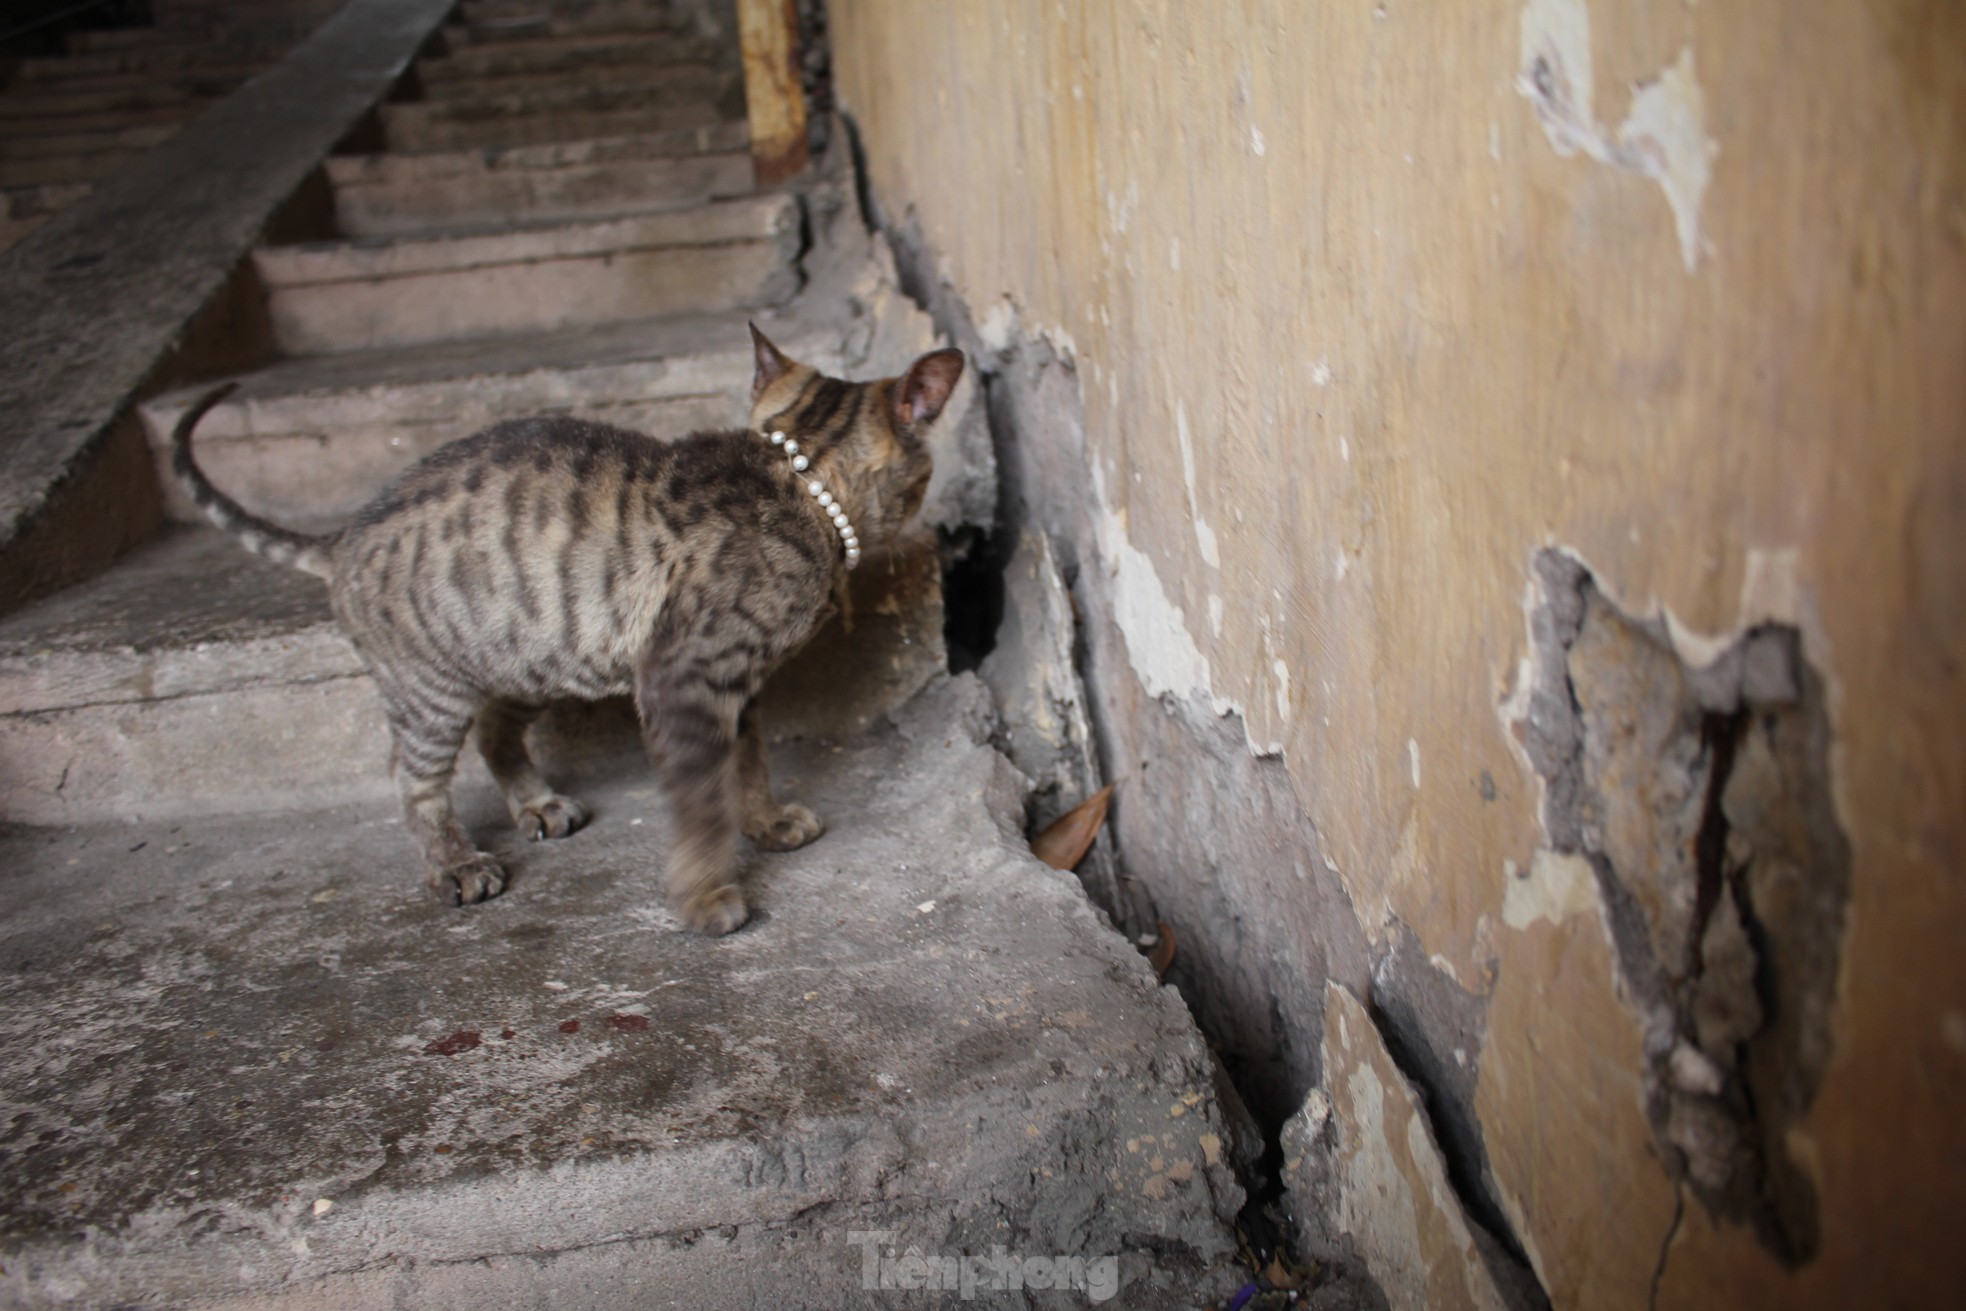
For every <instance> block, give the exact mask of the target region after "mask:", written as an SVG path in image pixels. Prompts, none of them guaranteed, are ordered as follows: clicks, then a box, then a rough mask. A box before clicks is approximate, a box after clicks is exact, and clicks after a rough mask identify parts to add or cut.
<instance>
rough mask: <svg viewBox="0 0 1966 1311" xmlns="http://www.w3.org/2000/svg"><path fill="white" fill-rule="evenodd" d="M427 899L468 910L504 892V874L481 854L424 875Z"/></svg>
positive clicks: (495, 864)
mask: <svg viewBox="0 0 1966 1311" xmlns="http://www.w3.org/2000/svg"><path fill="white" fill-rule="evenodd" d="M423 879H424V882H425V883H426V884H427V885H428V886H429V888H430V895H432V896H433V897H435V898H436V899H437V900H438V901H441V902H443V903H444V904H445V905H446V906H469V905H471V904H472V903H474V902H479V901H484V900H485V899H486V898H488V897H496V896H497V895H498V894H499V893H501V892H503V891H505V870H504V868H503V867H502V866H501V865H500V864H499V863H498V862H497V861H495V860H493V859H492V858H491V857H490V856H487V855H486V854H485V853H484V852H482V851H474V852H471V853H470V854H469V855H467V856H464V857H462V858H460V859H458V860H454V861H452V862H450V863H449V864H447V865H442V866H432V867H430V868H428V869H426V870H425V871H424V876H423Z"/></svg>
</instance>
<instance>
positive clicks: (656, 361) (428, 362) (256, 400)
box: [138, 256, 995, 528]
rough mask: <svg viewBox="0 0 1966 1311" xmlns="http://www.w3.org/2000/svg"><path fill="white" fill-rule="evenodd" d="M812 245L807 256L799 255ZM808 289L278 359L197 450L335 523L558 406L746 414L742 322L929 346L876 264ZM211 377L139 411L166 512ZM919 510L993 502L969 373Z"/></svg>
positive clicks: (656, 415)
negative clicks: (758, 304) (184, 427)
mask: <svg viewBox="0 0 1966 1311" xmlns="http://www.w3.org/2000/svg"><path fill="white" fill-rule="evenodd" d="M811 258H812V257H810V256H809V257H808V259H809V260H810V259H811ZM814 276H815V281H814V282H813V284H812V286H811V288H810V289H809V291H808V292H807V293H806V294H805V295H802V296H801V297H800V298H799V299H798V300H797V301H795V302H794V303H793V304H791V305H790V306H787V307H785V308H783V309H778V310H767V311H762V312H758V313H756V314H753V313H751V312H749V311H737V312H733V313H727V314H687V315H678V316H672V317H666V318H660V319H645V320H630V321H624V322H619V323H609V324H597V325H593V326H590V327H586V328H579V329H572V330H567V331H560V332H553V333H548V334H546V335H543V336H516V337H508V338H502V339H491V340H484V341H466V342H439V343H433V344H429V345H423V346H414V347H405V348H399V349H395V350H389V351H364V352H355V353H348V354H341V355H317V356H309V357H302V358H296V359H289V360H284V361H281V362H279V363H276V364H274V365H272V366H270V367H267V368H264V369H260V370H258V371H256V372H254V373H251V374H247V375H245V376H243V377H241V378H239V379H237V380H236V381H237V382H238V384H239V389H238V390H237V391H236V392H235V393H234V394H233V395H231V396H229V397H227V398H226V399H224V400H222V401H220V402H219V404H218V405H217V406H216V407H214V408H213V409H212V410H211V411H210V412H209V413H207V414H206V415H205V417H204V419H203V420H202V421H201V422H200V423H199V425H198V435H197V441H198V459H199V463H200V464H201V466H202V467H204V469H205V470H206V471H207V473H209V474H210V476H211V477H212V479H213V480H214V481H215V482H216V483H217V484H218V485H219V486H221V487H223V488H225V489H226V490H227V491H228V492H230V493H231V494H232V495H233V496H235V497H236V498H237V499H238V500H239V501H240V502H242V503H243V504H244V505H245V506H246V507H247V508H248V509H250V510H252V511H254V512H255V513H259V514H263V515H267V516H269V517H271V518H273V519H275V520H277V521H278V522H281V523H286V524H290V525H294V526H299V527H306V528H320V527H327V526H331V525H333V524H334V523H337V522H339V521H340V520H341V519H342V518H344V517H346V516H347V515H348V514H350V513H352V512H353V511H354V510H355V509H356V508H358V507H359V506H361V505H362V504H364V503H365V502H366V501H368V500H369V498H370V497H372V496H373V495H374V494H375V493H376V492H377V491H378V490H379V489H380V488H381V487H382V485H383V484H384V483H385V482H386V481H387V480H388V479H389V478H391V477H393V476H394V475H395V474H396V472H397V471H398V470H399V469H401V468H402V467H403V466H404V465H406V464H408V463H410V462H411V461H413V460H415V459H418V458H420V457H421V456H423V455H425V454H428V453H429V452H430V451H433V450H435V449H436V448H437V447H439V446H441V445H443V444H444V443H445V442H448V441H452V440H454V439H456V438H458V437H463V436H466V435H468V434H470V433H473V432H476V431H477V430H479V429H480V428H483V427H485V426H486V425H488V424H491V423H494V422H496V421H498V420H500V419H509V418H520V417H524V416H526V415H532V414H571V415H574V416H576V417H579V418H587V419H594V420H598V421H600V422H604V423H613V424H617V425H619V426H621V427H626V428H632V429H635V430H637V431H641V432H648V433H652V434H654V435H656V436H658V437H670V436H675V435H679V434H681V433H685V432H690V431H693V430H696V429H698V428H705V427H723V426H728V425H733V424H738V423H742V422H743V419H744V414H745V409H746V406H747V405H748V400H749V395H748V388H749V386H750V379H751V371H752V363H751V361H752V348H751V343H750V334H749V332H748V331H747V329H746V327H745V324H746V321H747V320H748V319H752V318H755V319H756V320H757V321H758V322H759V323H760V325H761V326H763V327H764V329H765V330H766V331H767V332H768V333H770V334H771V337H772V339H773V340H774V341H776V342H777V343H778V344H779V345H780V346H781V347H783V348H784V349H785V350H786V351H787V352H789V353H790V354H792V355H793V356H794V357H795V358H798V359H802V360H805V361H807V362H809V363H811V364H813V365H814V366H815V367H817V368H820V369H822V370H825V371H827V372H830V373H833V374H835V375H836V376H842V377H854V378H866V377H878V376H881V375H882V374H885V373H894V372H899V371H900V370H901V369H903V368H905V367H906V366H907V364H908V363H909V362H910V361H911V360H913V359H914V358H915V357H916V356H917V355H919V354H920V353H921V352H923V351H925V350H929V349H931V348H932V347H933V346H934V345H936V343H937V339H936V337H935V334H934V331H933V328H932V326H931V325H930V323H929V322H928V320H927V317H926V316H925V315H923V314H922V313H921V312H920V310H919V309H917V308H916V307H915V306H914V304H913V303H912V302H911V301H909V300H908V298H907V297H906V296H904V295H902V294H901V292H900V291H899V289H898V287H897V286H896V280H895V278H894V276H893V274H892V272H891V270H890V269H888V267H887V265H886V264H885V262H884V261H882V262H864V263H863V262H861V261H859V260H857V259H854V258H847V259H844V260H840V261H837V262H829V261H826V260H819V261H818V267H817V271H816V273H815V275H814ZM209 388H210V384H209V383H200V384H198V385H195V386H189V387H184V388H181V389H179V390H177V391H174V392H170V393H167V394H165V395H162V396H158V397H155V398H153V399H151V400H149V401H147V402H145V403H144V404H143V405H142V406H140V407H139V410H138V413H139V415H140V416H141V419H142V422H143V425H144V428H145V430H146V432H147V433H148V436H149V439H150V441H151V444H152V448H153V451H154V453H155V457H156V460H157V468H158V475H159V482H160V484H161V485H162V486H163V487H164V489H165V494H166V502H167V506H168V507H169V509H170V512H171V514H172V515H173V517H175V518H177V519H180V520H183V521H187V522H194V523H199V522H203V516H202V515H200V514H199V513H198V512H197V511H196V510H195V509H194V508H192V507H191V505H190V504H189V503H188V502H187V501H186V500H184V499H183V497H182V495H181V493H180V492H179V491H178V489H177V486H176V481H175V479H174V478H173V477H172V475H171V473H170V445H169V437H170V432H171V429H172V428H173V427H175V426H176V423H177V420H178V416H179V415H180V414H182V413H183V411H184V410H185V409H186V408H187V407H188V406H189V405H190V404H191V403H192V402H193V401H194V400H196V399H197V398H198V397H199V396H201V395H203V394H204V393H205V392H206V391H207V390H209ZM932 453H933V455H934V458H935V474H934V477H933V478H932V479H931V480H930V483H929V488H928V492H927V494H926V498H925V501H924V505H923V509H922V519H923V522H925V523H928V524H930V525H932V526H953V525H955V524H958V523H963V522H968V521H970V520H973V519H976V518H978V517H979V516H980V517H981V518H984V519H987V518H988V516H989V513H990V507H991V506H993V505H994V503H995V492H994V490H993V489H994V481H993V479H994V475H993V474H992V473H991V472H990V454H989V435H988V432H987V430H986V429H985V427H984V424H983V414H982V407H981V406H980V405H978V404H976V403H975V401H974V395H973V392H972V390H971V388H970V386H969V385H967V384H966V385H964V386H960V387H958V388H957V391H956V395H955V397H954V398H953V399H952V400H951V401H950V408H949V410H948V411H947V413H946V415H945V418H944V420H943V422H941V423H939V424H938V425H937V427H936V435H935V437H934V438H933V439H932Z"/></svg>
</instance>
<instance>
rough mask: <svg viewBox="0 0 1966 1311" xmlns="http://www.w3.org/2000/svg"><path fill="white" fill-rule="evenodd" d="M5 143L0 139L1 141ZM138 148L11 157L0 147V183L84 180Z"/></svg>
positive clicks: (49, 183) (33, 184)
mask: <svg viewBox="0 0 1966 1311" xmlns="http://www.w3.org/2000/svg"><path fill="white" fill-rule="evenodd" d="M4 144H6V143H0V145H4ZM147 149H149V147H147V146H146V147H143V148H142V149H137V150H92V151H89V152H88V153H87V154H80V155H49V156H40V157H27V158H18V159H10V158H8V157H7V155H6V153H5V152H4V151H0V187H10V188H11V187H40V186H62V185H75V184H86V183H90V182H94V181H96V180H97V179H99V178H105V177H108V176H109V175H110V174H111V173H114V172H115V171H116V170H117V169H119V168H121V167H123V165H125V164H127V163H129V162H130V161H131V160H134V159H138V158H141V157H142V155H143V153H144V150H147Z"/></svg>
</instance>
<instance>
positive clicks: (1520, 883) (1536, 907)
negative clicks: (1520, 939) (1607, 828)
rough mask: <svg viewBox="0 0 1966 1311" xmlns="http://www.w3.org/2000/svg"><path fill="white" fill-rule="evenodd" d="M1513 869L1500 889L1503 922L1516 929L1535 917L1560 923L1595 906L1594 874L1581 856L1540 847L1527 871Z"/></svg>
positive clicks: (1531, 921) (1595, 907) (1532, 921)
mask: <svg viewBox="0 0 1966 1311" xmlns="http://www.w3.org/2000/svg"><path fill="white" fill-rule="evenodd" d="M1512 873H1513V874H1514V877H1510V878H1509V879H1508V887H1507V888H1506V889H1505V890H1504V891H1503V893H1502V923H1504V924H1506V925H1508V926H1509V927H1510V928H1512V929H1515V930H1517V931H1518V932H1519V931H1521V930H1523V929H1526V928H1528V927H1529V926H1530V925H1531V924H1534V923H1536V922H1537V921H1538V920H1548V921H1549V922H1550V923H1552V924H1562V923H1564V922H1565V921H1566V920H1569V919H1570V918H1572V917H1573V916H1577V915H1583V914H1586V913H1588V912H1591V911H1595V910H1597V908H1598V892H1597V876H1596V875H1594V874H1593V873H1591V863H1590V862H1589V861H1588V860H1585V859H1584V858H1583V857H1582V856H1579V855H1575V854H1574V853H1573V854H1565V853H1562V852H1556V851H1551V850H1549V849H1548V848H1546V847H1545V848H1539V849H1538V850H1537V852H1536V854H1535V856H1534V857H1532V858H1531V859H1530V862H1529V870H1528V873H1526V874H1524V873H1523V872H1522V871H1520V870H1513V871H1512Z"/></svg>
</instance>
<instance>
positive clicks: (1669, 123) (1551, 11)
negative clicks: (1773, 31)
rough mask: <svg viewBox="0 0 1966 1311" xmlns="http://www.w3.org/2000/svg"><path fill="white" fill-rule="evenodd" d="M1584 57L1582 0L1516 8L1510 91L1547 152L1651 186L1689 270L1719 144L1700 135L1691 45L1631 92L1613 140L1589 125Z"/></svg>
mask: <svg viewBox="0 0 1966 1311" xmlns="http://www.w3.org/2000/svg"><path fill="white" fill-rule="evenodd" d="M1592 62H1593V61H1592V55H1591V23H1590V10H1589V9H1588V8H1587V7H1586V5H1585V3H1584V0H1529V2H1528V3H1527V4H1525V5H1524V6H1523V8H1522V67H1521V71H1520V73H1519V74H1518V76H1517V79H1516V88H1517V90H1519V91H1520V92H1521V93H1522V94H1523V96H1524V97H1525V98H1527V99H1528V101H1529V102H1530V104H1531V105H1533V106H1534V107H1535V110H1536V117H1537V119H1538V121H1540V122H1541V124H1542V126H1543V134H1544V135H1545V136H1547V137H1548V138H1549V142H1550V146H1551V148H1552V149H1554V150H1555V151H1556V153H1557V154H1558V155H1559V156H1561V157H1563V158H1566V159H1567V158H1569V157H1570V156H1571V155H1577V154H1581V155H1584V156H1586V157H1587V158H1589V159H1593V160H1595V161H1597V162H1598V163H1600V164H1604V165H1608V166H1609V167H1612V168H1617V169H1623V170H1624V171H1626V172H1628V173H1636V174H1638V175H1639V176H1640V177H1645V178H1650V179H1651V180H1652V181H1654V182H1656V183H1658V184H1659V189H1660V190H1661V191H1663V192H1664V193H1665V197H1666V204H1667V205H1668V206H1670V207H1671V209H1672V215H1673V227H1674V230H1675V232H1676V233H1677V235H1678V237H1679V253H1680V258H1681V259H1682V260H1684V261H1685V264H1686V271H1687V272H1688V273H1691V272H1693V271H1694V270H1695V269H1696V268H1698V266H1699V261H1700V255H1701V253H1702V251H1703V249H1704V246H1705V243H1704V240H1703V238H1702V236H1701V233H1700V202H1701V200H1702V199H1703V198H1704V197H1705V195H1706V191H1707V184H1708V183H1709V182H1710V181H1711V180H1712V177H1713V160H1714V156H1715V155H1716V154H1718V153H1719V149H1720V147H1719V145H1718V144H1717V143H1716V142H1715V141H1714V140H1713V138H1712V137H1710V136H1708V135H1707V131H1706V112H1707V111H1706V95H1705V93H1704V92H1703V91H1702V90H1701V89H1700V82H1699V78H1698V76H1697V75H1696V73H1695V71H1694V67H1693V50H1692V47H1690V46H1688V47H1685V48H1683V49H1681V50H1680V52H1679V58H1678V59H1677V60H1676V61H1674V62H1673V64H1672V65H1671V66H1670V67H1668V68H1666V69H1664V70H1663V71H1661V72H1660V73H1659V75H1658V76H1657V77H1654V78H1652V79H1651V80H1649V81H1647V82H1643V83H1641V84H1639V85H1638V86H1637V87H1635V88H1634V89H1633V93H1632V102H1631V108H1630V110H1629V111H1628V112H1627V113H1626V115H1625V121H1624V122H1623V124H1622V125H1620V127H1619V128H1618V131H1617V133H1616V135H1615V136H1614V135H1613V134H1611V133H1610V132H1607V131H1606V130H1605V129H1604V127H1603V126H1602V125H1600V124H1599V123H1598V121H1597V113H1596V109H1595V107H1594V104H1593V102H1594V100H1595V88H1594V86H1593V72H1592ZM1494 149H1495V146H1494V144H1493V138H1491V151H1493V150H1494Z"/></svg>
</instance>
